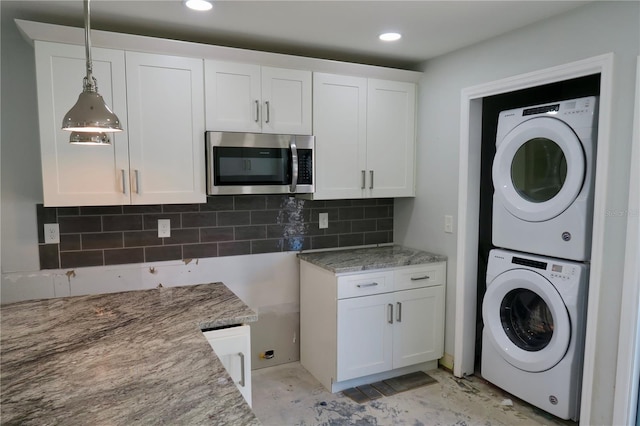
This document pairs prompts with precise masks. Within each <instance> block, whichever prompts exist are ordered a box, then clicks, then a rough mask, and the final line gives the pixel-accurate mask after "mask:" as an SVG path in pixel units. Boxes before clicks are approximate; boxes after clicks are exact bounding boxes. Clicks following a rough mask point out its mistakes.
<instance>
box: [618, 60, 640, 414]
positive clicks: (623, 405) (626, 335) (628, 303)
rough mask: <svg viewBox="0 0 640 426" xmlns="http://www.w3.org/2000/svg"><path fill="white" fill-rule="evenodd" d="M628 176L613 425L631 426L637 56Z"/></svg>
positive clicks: (636, 349) (638, 254)
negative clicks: (625, 241) (627, 204)
mask: <svg viewBox="0 0 640 426" xmlns="http://www.w3.org/2000/svg"><path fill="white" fill-rule="evenodd" d="M631 141H632V142H631V165H632V166H631V171H630V173H631V176H630V179H629V207H628V208H627V245H626V250H625V268H624V278H623V281H622V304H621V306H620V334H619V338H618V364H617V371H616V390H615V393H614V397H613V424H616V425H617V424H620V425H632V424H638V423H636V416H637V415H638V381H639V380H640V169H638V167H634V166H633V165H634V164H635V165H636V166H637V165H638V164H640V56H639V57H638V60H637V65H636V100H635V113H634V119H633V135H632V137H631Z"/></svg>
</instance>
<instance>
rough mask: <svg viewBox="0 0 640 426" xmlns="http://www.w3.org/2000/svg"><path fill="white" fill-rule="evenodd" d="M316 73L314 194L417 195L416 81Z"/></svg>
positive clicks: (352, 195) (365, 196)
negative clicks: (406, 81)
mask: <svg viewBox="0 0 640 426" xmlns="http://www.w3.org/2000/svg"><path fill="white" fill-rule="evenodd" d="M313 78H314V83H313V129H314V135H315V136H316V151H315V152H316V192H315V193H314V194H313V198H314V199H332V198H368V197H409V196H414V195H415V184H414V167H415V166H414V163H415V155H414V152H415V115H416V107H415V103H416V86H415V84H413V83H405V82H397V81H387V80H375V79H365V78H358V77H350V76H342V75H334V74H323V73H315V74H314V77H313Z"/></svg>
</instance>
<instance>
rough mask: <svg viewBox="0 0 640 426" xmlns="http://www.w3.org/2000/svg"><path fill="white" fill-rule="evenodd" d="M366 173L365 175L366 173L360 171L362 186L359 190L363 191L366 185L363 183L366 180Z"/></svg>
mask: <svg viewBox="0 0 640 426" xmlns="http://www.w3.org/2000/svg"><path fill="white" fill-rule="evenodd" d="M366 173H367V172H366V171H364V170H363V171H362V186H361V187H360V189H364V187H365V186H366V185H367V184H366V182H365V181H366V179H367V177H366Z"/></svg>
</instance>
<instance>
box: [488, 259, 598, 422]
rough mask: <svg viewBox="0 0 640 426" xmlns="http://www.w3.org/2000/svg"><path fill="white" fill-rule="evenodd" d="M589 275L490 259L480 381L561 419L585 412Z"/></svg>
mask: <svg viewBox="0 0 640 426" xmlns="http://www.w3.org/2000/svg"><path fill="white" fill-rule="evenodd" d="M588 272H589V270H588V266H587V265H586V264H584V263H578V262H571V261H566V260H559V259H553V258H547V257H542V256H534V255H528V254H523V253H517V252H511V251H507V250H500V249H494V250H491V252H490V253H489V262H488V265H487V291H486V293H485V296H484V300H483V302H482V319H483V321H484V329H483V331H482V358H481V374H482V377H484V378H485V379H486V380H488V381H489V382H491V383H493V384H495V385H496V386H499V387H500V388H502V389H504V390H506V391H507V392H509V393H511V394H513V395H515V396H517V397H518V398H520V399H523V400H525V401H527V402H529V403H530V404H532V405H535V406H537V407H539V408H541V409H543V410H545V411H547V412H549V413H551V414H553V415H555V416H558V417H560V418H562V419H573V420H578V417H579V413H580V395H581V384H582V367H583V357H584V337H585V322H586V310H587V290H588Z"/></svg>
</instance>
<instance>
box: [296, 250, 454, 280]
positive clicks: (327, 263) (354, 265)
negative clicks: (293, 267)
mask: <svg viewBox="0 0 640 426" xmlns="http://www.w3.org/2000/svg"><path fill="white" fill-rule="evenodd" d="M298 257H299V258H300V259H302V260H305V261H307V262H309V263H312V264H314V265H316V266H319V267H321V268H324V269H327V270H329V271H331V272H333V273H336V274H340V273H345V272H358V271H367V270H372V269H385V268H396V267H399V266H409V265H421V264H424V263H434V262H444V261H445V260H447V257H446V256H442V255H438V254H433V253H428V252H426V251H422V250H416V249H412V248H409V247H403V246H398V245H393V246H383V247H371V248H357V249H348V250H331V251H319V252H309V253H305V252H303V253H299V254H298Z"/></svg>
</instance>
